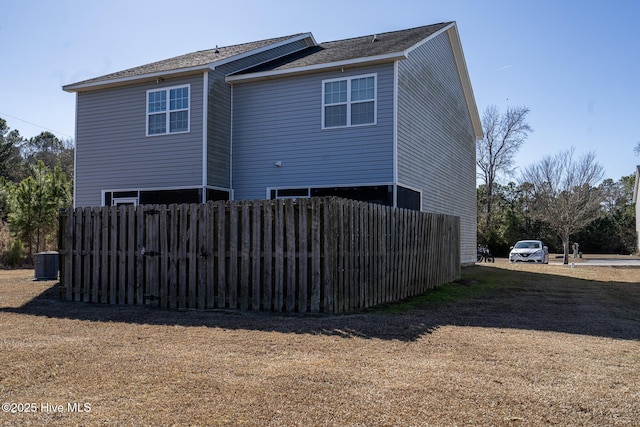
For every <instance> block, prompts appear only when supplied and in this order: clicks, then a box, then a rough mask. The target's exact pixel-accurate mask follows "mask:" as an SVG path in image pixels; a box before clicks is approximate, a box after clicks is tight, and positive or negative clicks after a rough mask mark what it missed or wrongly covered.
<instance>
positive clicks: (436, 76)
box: [397, 33, 477, 263]
mask: <svg viewBox="0 0 640 427" xmlns="http://www.w3.org/2000/svg"><path fill="white" fill-rule="evenodd" d="M398 76H399V77H398V80H399V82H398V120H397V121H398V149H397V155H398V183H399V184H401V185H402V184H405V185H409V186H412V187H417V188H421V189H422V191H423V193H422V209H423V210H424V211H427V212H437V213H445V214H452V215H456V216H459V217H460V222H461V234H462V235H461V261H462V263H470V262H475V259H476V254H475V251H476V241H477V236H476V230H477V222H476V221H477V218H476V190H475V179H476V176H475V137H474V134H473V129H472V124H471V119H470V116H469V111H468V108H467V105H466V102H465V98H464V94H463V89H462V85H461V82H460V78H459V75H458V72H457V69H456V66H455V61H454V56H453V51H452V48H451V43H450V41H449V37H448V34H447V33H443V34H441V35H439V36H437V37H435V38H434V39H432V40H430V41H428V42H427V43H425V44H423V45H422V46H421V47H419V48H417V49H415V50H413V51H412V52H411V53H410V55H409V58H408V59H407V60H404V61H399V63H398Z"/></svg>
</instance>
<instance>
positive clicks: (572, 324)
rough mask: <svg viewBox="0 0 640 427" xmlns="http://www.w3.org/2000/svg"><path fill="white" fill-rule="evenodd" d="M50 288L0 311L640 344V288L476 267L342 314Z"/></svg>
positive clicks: (308, 330)
mask: <svg viewBox="0 0 640 427" xmlns="http://www.w3.org/2000/svg"><path fill="white" fill-rule="evenodd" d="M58 294H59V288H58V285H57V284H56V285H52V286H51V287H50V288H48V289H47V290H45V291H44V292H42V293H41V294H40V295H38V296H37V297H35V298H33V299H32V300H30V301H29V302H28V303H26V304H24V305H23V306H21V307H19V308H1V309H0V312H5V313H17V314H25V315H33V316H46V317H52V318H68V319H78V320H86V321H94V322H127V323H137V324H148V325H178V326H205V327H212V328H223V329H243V330H258V331H269V332H271V331H273V332H280V333H297V334H316V335H317V334H321V335H332V336H341V337H345V338H353V337H360V338H378V339H384V340H402V341H407V342H409V341H413V340H416V339H418V338H419V337H421V336H423V335H425V334H429V333H431V332H433V331H434V330H436V329H437V328H439V327H442V326H445V325H456V326H473V327H487V328H511V329H521V330H534V331H549V332H562V333H569V334H582V335H590V336H597V337H607V338H616V339H627V340H640V284H635V283H618V282H596V281H587V280H581V279H575V278H570V277H564V276H556V275H550V274H538V273H531V272H522V271H510V270H504V269H500V268H495V267H482V266H475V267H469V268H466V269H464V270H463V278H462V280H461V281H459V282H456V283H452V284H447V285H445V286H443V287H441V288H438V289H436V290H433V291H430V292H428V293H426V294H425V295H422V296H418V297H414V298H410V299H407V300H405V301H401V302H398V303H394V304H387V305H384V306H382V307H377V308H375V309H371V310H366V311H364V312H360V313H356V314H350V315H341V316H294V315H280V314H271V313H258V312H241V311H231V310H228V311H227V310H225V311H221V310H212V311H192V310H191V311H173V310H164V309H158V308H153V307H145V306H120V305H106V304H90V303H82V302H71V301H65V300H62V299H60V298H59V297H58Z"/></svg>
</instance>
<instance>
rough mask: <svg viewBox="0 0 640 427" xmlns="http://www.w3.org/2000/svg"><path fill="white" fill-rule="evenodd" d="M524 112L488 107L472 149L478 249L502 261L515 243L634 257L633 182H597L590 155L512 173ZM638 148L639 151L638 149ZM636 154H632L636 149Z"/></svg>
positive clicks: (563, 156)
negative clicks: (480, 135)
mask: <svg viewBox="0 0 640 427" xmlns="http://www.w3.org/2000/svg"><path fill="white" fill-rule="evenodd" d="M528 114H529V109H528V108H526V107H510V108H508V109H507V111H506V112H505V113H500V112H499V111H498V109H497V108H496V107H495V106H490V107H488V108H487V109H486V110H485V112H484V114H483V117H482V125H483V129H484V132H485V135H484V138H483V139H482V140H480V141H478V143H477V146H476V163H477V170H478V178H479V179H480V181H481V182H482V184H481V185H480V186H479V187H478V189H477V204H478V206H477V208H478V243H479V244H481V245H487V246H489V248H490V249H491V250H492V252H493V253H494V254H495V255H498V256H505V255H506V254H507V253H508V252H509V249H510V246H511V245H513V244H514V243H515V242H516V241H517V240H522V239H540V240H542V241H544V242H545V243H546V244H547V245H548V246H549V249H550V251H553V252H559V253H563V254H564V262H565V263H567V262H568V254H569V247H570V244H571V243H572V242H574V243H575V242H578V243H579V245H580V249H581V251H583V252H592V253H618V254H630V253H634V252H637V251H638V248H637V247H636V245H637V238H636V230H635V209H634V206H633V189H634V183H635V174H632V175H628V176H623V177H622V178H620V179H619V180H618V181H614V180H613V179H611V178H607V179H604V180H603V177H604V169H603V167H602V166H601V165H600V164H599V163H598V162H597V161H596V157H595V153H593V152H588V153H583V154H578V153H576V150H575V149H574V148H571V149H569V150H566V151H562V152H559V153H555V154H550V155H547V156H545V157H544V158H543V159H542V160H540V161H539V162H537V163H534V164H531V165H529V166H527V167H526V168H524V169H523V170H521V171H519V179H517V182H514V181H513V180H509V181H508V183H506V184H501V183H500V182H499V181H500V179H503V180H508V179H509V178H513V177H514V176H515V175H516V172H517V171H516V168H515V165H514V156H515V155H516V153H517V152H518V150H519V149H520V148H521V146H522V145H523V144H524V143H525V141H526V139H527V137H528V136H529V134H530V133H531V132H532V131H533V130H532V128H531V126H529V124H528V123H527V116H528ZM639 147H640V143H639ZM636 151H637V152H640V149H639V148H637V147H636Z"/></svg>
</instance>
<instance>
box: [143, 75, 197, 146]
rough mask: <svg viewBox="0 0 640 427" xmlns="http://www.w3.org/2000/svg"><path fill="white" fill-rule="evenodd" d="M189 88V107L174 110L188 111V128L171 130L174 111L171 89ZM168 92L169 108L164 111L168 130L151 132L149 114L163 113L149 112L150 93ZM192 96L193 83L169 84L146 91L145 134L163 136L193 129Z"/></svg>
mask: <svg viewBox="0 0 640 427" xmlns="http://www.w3.org/2000/svg"><path fill="white" fill-rule="evenodd" d="M185 87H186V88H187V89H189V102H188V106H187V108H181V109H179V110H173V111H174V112H175V111H186V112H187V130H182V131H179V132H170V119H171V113H172V111H171V110H170V109H169V103H170V101H171V100H170V91H171V90H172V89H182V88H185ZM162 91H164V92H166V94H167V96H166V100H167V109H166V110H165V111H164V115H165V129H166V131H165V132H164V133H149V116H150V115H151V114H161V113H159V112H155V113H150V112H149V94H150V93H152V92H162ZM191 98H192V93H191V84H185V85H178V86H169V87H163V88H157V89H149V90H147V92H146V95H145V100H144V103H145V111H146V115H145V117H146V123H145V134H146V136H163V135H175V134H179V133H188V132H190V131H191Z"/></svg>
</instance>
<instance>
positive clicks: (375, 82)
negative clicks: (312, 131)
mask: <svg viewBox="0 0 640 427" xmlns="http://www.w3.org/2000/svg"><path fill="white" fill-rule="evenodd" d="M367 77H373V122H372V123H362V124H359V125H352V124H351V104H352V101H351V81H352V80H355V79H363V78H367ZM343 80H346V81H347V102H346V105H347V124H346V125H345V126H325V120H324V112H325V107H327V106H329V105H338V104H325V102H324V99H325V93H324V90H325V83H331V82H339V81H343ZM366 102H369V101H366ZM377 123H378V73H370V74H359V75H356V76H349V77H338V78H335V79H326V80H322V129H344V128H348V127H360V126H373V125H375V124H377Z"/></svg>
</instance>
